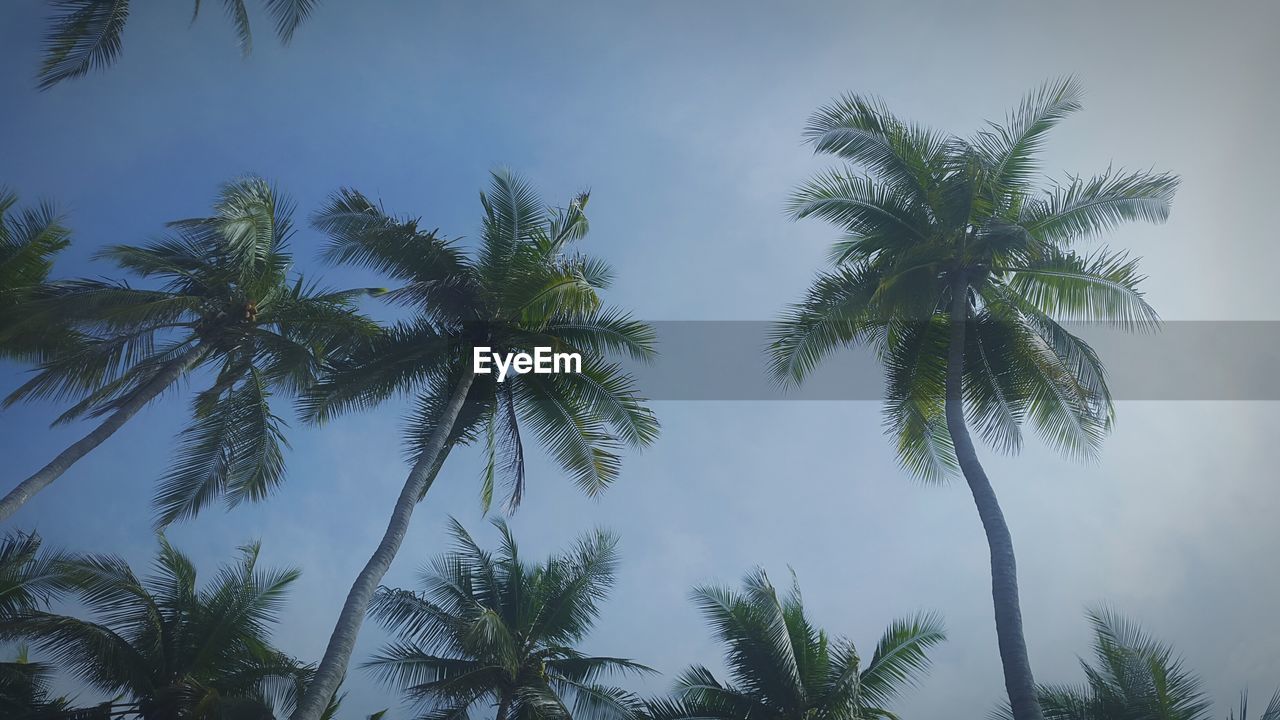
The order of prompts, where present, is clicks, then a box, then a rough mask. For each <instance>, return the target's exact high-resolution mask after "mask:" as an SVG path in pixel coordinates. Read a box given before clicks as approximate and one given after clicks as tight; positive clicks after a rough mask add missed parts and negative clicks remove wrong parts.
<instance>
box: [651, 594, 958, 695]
mask: <svg viewBox="0 0 1280 720" xmlns="http://www.w3.org/2000/svg"><path fill="white" fill-rule="evenodd" d="M692 597H693V600H694V603H695V604H696V605H697V606H698V608H699V609H700V610H701V611H702V613H703V615H704V616H705V617H706V619H707V622H708V624H709V625H710V626H711V629H712V632H713V633H714V634H715V636H716V639H717V640H719V641H720V642H721V643H722V644H723V645H724V648H725V654H724V661H725V665H726V667H727V669H728V673H729V678H730V682H728V683H725V682H721V681H720V680H718V679H717V678H716V677H715V674H714V673H712V672H711V671H710V670H709V669H707V668H706V667H703V666H700V665H694V666H692V667H690V668H689V669H687V670H685V671H684V672H683V673H682V674H681V675H680V677H679V678H678V679H677V682H676V689H675V696H674V697H673V698H672V699H670V700H660V701H655V702H653V703H651V712H652V715H653V716H654V717H655V718H656V719H657V720H693V719H695V718H698V719H703V720H709V719H711V718H715V719H718V720H746V719H747V718H760V717H767V718H779V719H780V720H802V719H810V718H831V719H833V720H854V719H859V720H860V719H862V718H893V717H894V715H893V713H892V712H890V711H889V710H888V707H889V706H890V705H891V703H892V702H893V701H894V700H895V699H896V698H897V697H898V695H899V694H900V693H901V692H902V690H904V689H905V688H907V687H910V686H911V685H913V684H915V683H916V682H918V681H919V680H920V678H921V677H922V676H923V674H924V672H925V671H926V670H927V669H928V667H929V658H928V651H929V649H930V648H932V647H934V646H936V645H938V644H939V643H941V642H942V641H943V640H944V639H945V637H946V635H945V631H944V630H943V627H942V622H941V619H940V618H939V617H938V616H937V615H935V614H932V613H920V614H917V615H914V616H911V617H908V618H904V619H900V620H897V621H895V622H894V623H893V624H892V625H890V626H889V628H888V629H887V630H886V631H885V632H884V634H883V635H882V636H881V638H880V641H879V642H878V643H877V645H876V649H875V652H874V654H873V655H872V657H871V660H870V662H869V663H867V664H866V665H865V666H863V665H862V661H861V659H860V657H859V655H858V652H857V650H856V649H855V647H854V645H853V643H852V642H851V641H849V640H847V639H845V638H841V637H837V638H833V637H831V636H829V635H828V634H827V633H826V631H824V630H821V629H820V628H817V627H816V626H814V625H813V624H812V622H811V621H810V620H809V618H808V617H807V615H806V613H805V608H804V601H803V598H802V597H801V594H800V589H799V584H798V582H796V580H795V577H794V575H793V577H792V586H791V588H790V590H789V591H788V592H787V593H786V594H779V593H778V591H777V590H775V589H774V586H773V584H772V582H770V580H769V577H768V575H767V574H765V572H764V571H763V570H760V569H756V570H753V571H751V572H749V573H748V574H747V575H746V577H745V578H743V581H742V589H741V590H740V591H738V590H732V589H730V588H727V587H723V586H719V585H703V586H699V587H697V588H695V589H694V591H693V593H692Z"/></svg>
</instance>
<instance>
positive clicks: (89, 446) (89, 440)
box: [0, 344, 207, 522]
mask: <svg viewBox="0 0 1280 720" xmlns="http://www.w3.org/2000/svg"><path fill="white" fill-rule="evenodd" d="M205 352H207V350H206V349H205V348H204V347H203V346H201V345H199V344H196V345H193V346H192V347H191V348H190V349H188V350H187V351H186V352H184V353H183V354H181V355H179V356H178V357H176V358H174V359H173V360H171V361H169V364H168V365H165V366H164V368H163V369H162V370H161V371H160V373H159V374H157V375H156V376H155V377H154V378H152V379H151V381H150V382H148V383H147V384H145V385H143V386H142V387H141V388H139V389H138V391H137V392H136V393H135V394H134V396H133V397H132V398H131V399H130V400H129V402H127V403H125V404H123V405H121V406H120V409H118V410H116V411H115V412H113V413H111V415H110V416H108V417H107V419H106V420H103V421H102V424H101V425H99V426H98V427H96V428H94V429H93V430H92V431H91V432H90V433H89V434H88V435H85V436H84V437H82V438H80V439H79V440H77V441H75V442H74V443H72V444H71V446H70V447H68V448H67V449H66V450H63V451H62V452H60V453H58V456H57V457H55V458H54V459H53V460H51V461H50V462H49V464H48V465H45V466H44V467H42V468H40V470H39V471H38V472H36V474H35V475H32V476H31V477H29V478H27V479H26V480H23V481H22V482H20V483H18V486H17V487H15V488H14V489H12V490H10V491H9V493H8V494H7V495H5V496H4V499H3V500H0V522H4V521H5V520H8V519H9V518H10V517H11V516H12V515H13V514H14V513H16V512H17V511H18V509H19V508H21V507H22V506H23V505H24V504H26V502H27V501H28V500H30V499H31V498H32V497H34V496H35V494H36V493H38V492H40V491H41V490H43V489H45V488H46V487H48V486H49V485H51V484H52V483H53V481H54V480H57V479H58V478H59V477H61V476H62V474H63V473H65V472H66V471H67V470H68V469H70V468H71V466H72V465H74V464H76V462H77V461H78V460H80V458H82V457H84V456H85V455H88V454H89V452H90V451H91V450H93V449H94V448H96V447H98V446H99V445H101V444H102V443H103V442H104V441H105V440H106V439H107V438H109V437H111V436H112V435H114V434H115V432H116V431H117V430H119V429H120V427H121V426H123V425H124V424H125V423H126V422H128V421H129V419H130V418H132V417H133V416H134V415H137V414H138V411H139V410H141V409H142V408H143V407H145V406H146V404H147V403H149V402H151V401H152V400H154V399H155V397H156V396H157V395H159V394H160V393H162V392H164V390H165V388H167V387H169V386H170V385H172V384H173V383H175V382H177V380H178V378H180V377H182V374H183V373H185V372H186V371H187V370H189V369H190V368H191V367H192V366H194V365H195V364H196V363H198V362H199V361H200V359H201V358H202V357H204V354H205Z"/></svg>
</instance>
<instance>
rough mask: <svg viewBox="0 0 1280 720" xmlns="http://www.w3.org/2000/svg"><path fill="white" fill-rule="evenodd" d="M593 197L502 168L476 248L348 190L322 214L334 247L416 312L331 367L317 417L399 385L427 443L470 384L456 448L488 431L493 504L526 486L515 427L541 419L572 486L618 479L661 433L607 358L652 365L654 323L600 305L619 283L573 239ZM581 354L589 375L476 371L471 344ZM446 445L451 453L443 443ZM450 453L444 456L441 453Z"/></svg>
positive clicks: (487, 496) (581, 231)
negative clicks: (548, 203) (558, 198)
mask: <svg viewBox="0 0 1280 720" xmlns="http://www.w3.org/2000/svg"><path fill="white" fill-rule="evenodd" d="M587 198H588V196H587V195H586V194H582V195H579V196H578V197H576V198H574V199H573V201H572V202H571V203H569V206H568V207H567V208H564V209H547V208H545V207H544V206H543V205H542V204H541V202H540V201H539V199H538V197H537V195H536V194H535V193H534V192H533V190H532V188H531V187H530V186H529V185H528V184H527V183H526V182H524V181H523V180H522V179H520V178H519V177H517V176H516V175H514V174H511V173H509V172H505V171H499V172H495V173H494V174H493V182H492V186H491V188H490V191H489V192H488V193H483V194H481V198H480V199H481V203H482V205H483V207H484V211H485V219H484V233H483V237H482V240H481V243H480V246H479V247H478V248H477V249H476V252H475V256H474V257H469V256H468V255H467V254H466V253H465V252H464V250H463V249H462V248H461V247H460V246H459V245H458V244H457V243H455V242H452V241H450V240H447V239H445V238H442V237H440V236H438V235H437V234H436V232H435V231H430V232H427V231H423V230H421V229H420V228H419V227H418V221H417V220H416V219H412V218H395V217H392V216H389V215H387V214H386V213H385V211H383V209H382V208H381V207H379V206H377V205H375V204H374V203H372V202H370V201H369V200H368V199H367V198H365V197H364V196H363V195H361V194H360V193H358V192H356V191H354V190H344V191H342V192H340V193H338V194H337V195H336V196H335V197H334V198H333V200H332V202H331V203H330V204H329V205H328V206H327V207H326V208H325V209H323V210H322V211H321V212H320V213H319V214H318V215H317V216H316V219H315V222H316V225H317V227H319V228H321V229H322V230H325V231H326V232H328V233H329V234H330V236H331V237H332V239H333V241H332V243H331V245H330V247H329V249H328V251H327V255H328V257H329V258H331V259H332V260H334V261H337V262H347V263H354V264H357V265H362V266H365V267H369V268H372V269H375V270H378V271H380V272H383V273H386V274H387V275H389V276H391V277H392V278H393V279H394V280H396V281H399V282H401V283H403V284H402V285H401V286H400V287H397V288H395V289H393V290H391V291H389V292H387V293H386V294H385V295H384V297H385V298H386V299H388V300H390V301H392V302H395V303H399V304H402V305H405V306H407V307H409V308H411V309H412V310H413V311H414V312H415V313H417V316H416V317H415V318H413V319H412V320H409V321H405V322H401V323H399V324H397V325H396V326H394V327H393V328H391V329H390V331H389V332H388V333H387V334H385V335H384V336H382V337H379V338H376V339H375V341H374V342H373V343H371V344H370V345H369V346H368V347H367V348H366V349H365V350H364V351H363V352H359V353H355V354H353V356H352V357H351V358H349V359H344V360H341V361H339V362H336V363H334V364H333V368H332V370H331V371H330V373H329V374H328V375H327V376H326V377H325V378H324V379H323V380H322V381H321V382H320V383H319V384H318V385H316V386H315V388H314V390H313V392H312V393H311V396H310V399H309V401H308V407H309V411H310V413H311V415H312V417H314V418H316V419H318V420H324V419H327V418H329V417H331V416H333V415H334V414H336V413H338V412H342V411H345V410H348V409H353V408H366V407H372V406H373V405H375V404H377V403H379V402H381V401H382V400H384V399H385V398H387V397H389V396H390V395H392V394H393V393H396V392H402V391H417V392H418V393H419V399H418V408H417V413H416V415H415V416H414V418H413V419H412V422H411V426H410V435H411V440H412V442H413V447H415V448H418V447H421V446H422V444H424V443H425V442H426V440H427V439H428V438H429V437H430V436H431V433H432V432H433V431H434V430H435V429H436V428H437V427H439V426H440V424H441V423H440V418H441V414H442V412H443V410H444V406H445V404H446V402H447V400H448V398H449V397H450V395H451V390H452V389H454V388H455V387H456V386H457V385H458V383H459V382H460V381H461V380H462V379H463V378H466V379H467V380H466V381H467V382H469V383H470V386H469V388H468V390H467V395H466V398H467V402H466V405H465V406H464V407H463V410H462V413H461V415H460V416H459V417H458V419H457V421H456V422H455V423H453V427H452V429H451V430H449V441H448V446H450V447H451V446H452V445H454V444H457V443H466V442H471V441H473V440H476V439H480V438H483V439H484V441H485V448H486V451H487V456H488V458H489V462H488V465H487V468H486V471H485V474H484V486H483V490H482V495H483V498H484V503H485V506H486V507H488V504H489V502H490V501H491V499H492V498H493V496H494V492H495V481H496V479H498V478H499V477H502V476H504V475H505V477H506V478H507V480H508V481H509V490H508V492H507V505H508V507H509V508H514V507H515V506H517V505H519V503H520V499H521V497H522V496H523V493H524V479H525V470H524V448H525V443H524V439H523V437H522V433H521V425H522V424H524V423H527V424H529V425H531V426H532V427H533V430H534V434H535V436H536V437H537V439H538V440H539V441H541V442H542V443H543V444H544V445H546V446H547V447H548V449H550V451H551V453H552V454H553V455H554V456H555V458H556V460H558V461H559V463H560V465H561V466H562V467H563V468H564V469H565V470H566V471H567V472H568V473H569V474H570V476H571V477H572V478H573V480H574V481H575V482H576V483H577V484H578V485H579V486H580V487H582V488H583V490H585V491H586V492H587V493H589V494H595V493H597V492H599V491H600V490H602V489H604V488H605V487H606V486H607V485H608V484H609V483H611V482H612V481H613V480H614V479H615V478H616V477H617V475H618V472H619V470H620V466H621V458H620V450H621V446H622V445H623V444H628V445H632V446H645V445H648V444H650V443H652V442H653V441H654V440H655V439H656V438H657V434H658V423H657V420H656V419H655V418H654V416H653V413H652V412H650V411H649V410H648V408H647V407H645V405H644V403H643V401H642V400H641V399H640V398H639V397H638V396H637V395H636V390H635V387H634V383H633V381H632V380H631V378H630V377H629V376H628V375H626V374H625V373H624V372H623V370H622V369H621V367H620V366H619V365H618V364H617V363H613V362H609V361H607V360H606V359H605V358H606V357H607V356H608V355H610V354H612V353H624V354H627V355H629V356H630V357H632V358H635V359H640V360H648V359H650V358H651V357H652V356H653V348H652V345H653V331H652V329H651V328H650V327H649V326H648V325H645V324H643V323H641V322H637V321H635V320H632V319H631V318H630V317H629V316H628V315H626V314H625V313H622V312H619V311H617V310H612V309H608V308H603V307H602V305H601V300H600V297H599V295H598V291H599V290H601V289H604V288H606V287H607V286H608V285H609V282H610V280H611V277H612V273H611V271H610V269H609V267H608V265H607V264H605V263H604V262H602V261H600V260H598V259H595V258H592V257H590V256H587V255H583V254H580V253H574V252H571V251H570V248H569V246H570V245H571V244H572V243H573V242H575V241H577V240H580V239H582V238H583V237H584V236H585V235H586V233H587V229H588V226H587V219H586V215H585V214H584V211H585V208H586V204H587ZM477 346H486V347H490V348H492V349H493V350H494V351H495V352H532V351H533V349H534V348H535V347H540V346H541V347H550V348H554V349H555V350H556V351H576V352H580V353H581V355H582V357H583V367H582V372H581V373H572V374H554V375H537V374H532V373H531V374H526V375H512V376H510V377H507V378H505V380H503V381H502V382H499V378H498V377H497V375H496V374H490V375H473V373H472V348H474V347H477ZM446 452H447V451H446ZM440 461H441V462H442V461H443V454H442V456H441V458H440Z"/></svg>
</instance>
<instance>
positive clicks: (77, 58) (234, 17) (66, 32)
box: [38, 0, 320, 90]
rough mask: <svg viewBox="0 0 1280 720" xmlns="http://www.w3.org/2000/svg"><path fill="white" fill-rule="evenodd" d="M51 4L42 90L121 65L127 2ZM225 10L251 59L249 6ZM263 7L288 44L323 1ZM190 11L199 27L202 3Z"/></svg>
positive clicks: (233, 4) (269, 1) (270, 0)
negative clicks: (53, 8) (52, 6)
mask: <svg viewBox="0 0 1280 720" xmlns="http://www.w3.org/2000/svg"><path fill="white" fill-rule="evenodd" d="M51 4H52V5H54V7H56V8H57V12H56V14H55V15H54V16H53V17H52V18H50V21H49V30H48V32H47V33H46V34H45V38H44V61H43V62H42V63H41V65H40V73H39V78H38V79H39V83H40V89H41V90H48V89H49V88H51V87H53V86H54V85H57V84H58V83H60V82H62V81H63V80H70V79H72V78H78V77H81V76H83V75H87V74H88V73H89V71H90V70H93V69H105V68H107V67H110V66H111V65H113V64H114V63H115V61H116V60H117V59H119V57H120V51H121V36H122V35H123V34H124V26H125V23H126V22H127V21H128V19H129V0H51ZM222 4H223V6H224V7H225V9H226V11H227V14H228V15H229V16H230V18H231V21H232V23H233V24H234V25H235V28H236V36H237V37H238V38H239V41H240V51H241V52H242V53H244V54H245V55H248V54H249V52H250V51H251V50H252V49H253V33H252V32H250V22H249V9H248V7H247V6H246V4H245V0H223V2H222ZM262 4H263V5H264V6H265V7H266V10H267V13H268V14H269V15H271V18H272V20H274V21H275V26H276V27H275V29H276V34H277V35H278V36H280V41H281V42H283V43H285V44H288V43H289V41H290V40H292V39H293V33H294V31H295V30H297V29H298V26H299V25H301V24H302V21H303V20H306V19H307V16H308V15H310V14H311V11H312V10H314V9H315V7H316V6H317V5H319V4H320V0H263V3H262ZM192 6H193V11H192V14H191V22H192V23H195V21H196V18H197V17H198V16H199V14H200V0H193V2H192Z"/></svg>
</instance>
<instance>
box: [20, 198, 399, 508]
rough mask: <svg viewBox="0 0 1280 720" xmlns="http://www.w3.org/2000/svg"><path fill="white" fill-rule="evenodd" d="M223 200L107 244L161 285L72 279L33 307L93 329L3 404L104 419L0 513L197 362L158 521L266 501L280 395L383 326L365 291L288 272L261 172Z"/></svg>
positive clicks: (277, 207) (107, 254)
mask: <svg viewBox="0 0 1280 720" xmlns="http://www.w3.org/2000/svg"><path fill="white" fill-rule="evenodd" d="M214 210H215V214H214V215H213V216H211V217H206V218H197V219H190V220H180V221H177V222H173V223H170V225H169V227H170V230H171V232H170V233H169V234H168V235H167V236H165V237H163V238H161V239H158V240H155V241H153V242H150V243H148V244H146V245H141V246H134V245H116V246H112V247H109V248H107V249H106V250H104V251H103V252H102V253H100V256H101V257H103V258H106V259H108V260H111V261H113V262H114V263H115V264H116V265H117V266H118V267H119V268H121V269H122V270H124V271H126V272H129V273H132V274H135V275H137V276H138V277H141V278H145V279H148V280H158V281H160V285H159V287H157V288H155V289H142V288H135V287H133V286H131V285H129V284H128V283H126V282H121V283H114V282H105V281H101V280H77V281H66V282H62V283H60V284H59V287H58V292H57V293H56V294H55V296H54V297H52V298H49V299H47V300H44V301H41V302H39V303H33V304H32V305H33V308H32V309H33V312H35V313H36V316H37V317H55V318H61V319H67V320H70V321H71V322H73V323H75V324H76V326H77V327H79V328H80V329H82V330H83V331H84V332H85V333H86V334H87V336H88V337H87V338H86V339H85V340H84V341H83V342H81V343H80V344H79V346H78V347H77V349H75V350H74V351H70V352H63V353H59V354H58V355H57V356H56V357H53V358H51V359H50V360H49V361H47V362H45V363H44V364H43V365H41V366H40V368H39V370H38V372H37V374H36V375H35V377H34V378H32V379H31V380H30V381H29V382H27V383H26V384H24V385H23V386H22V387H20V388H19V389H18V390H17V391H15V392H14V393H13V394H11V395H10V396H9V397H8V398H7V399H6V400H5V402H6V404H8V403H13V402H16V401H18V400H21V399H40V398H50V399H56V400H62V399H75V400H77V401H78V402H76V404H75V405H74V406H73V407H71V409H69V410H68V411H67V412H66V413H64V414H63V415H62V416H61V417H60V418H59V419H58V422H67V421H70V420H73V419H75V418H78V417H81V416H86V415H87V416H88V417H103V416H105V419H104V420H103V421H102V422H101V424H99V425H98V426H97V427H95V428H94V429H93V430H92V431H90V432H89V433H88V434H87V435H85V436H84V437H83V438H81V439H80V440H78V441H76V442H75V443H73V444H72V445H71V446H70V447H68V448H67V449H66V450H64V451H62V452H61V453H59V454H58V456H57V457H55V458H54V459H53V460H52V461H50V462H49V463H48V464H47V465H45V466H44V467H43V468H41V469H40V470H39V471H38V472H36V473H35V474H33V475H31V476H30V477H28V478H27V479H25V480H23V481H22V482H21V483H19V484H18V486H17V487H15V488H14V489H13V490H11V491H10V492H9V493H8V494H7V495H6V496H5V497H4V499H3V500H0V521H3V520H5V519H7V518H8V517H10V516H11V515H13V513H14V512H16V511H17V510H18V508H20V507H21V506H22V505H23V504H24V503H25V502H27V500H29V499H31V497H32V496H33V495H35V494H36V493H37V492H39V491H40V490H42V489H43V488H45V487H47V486H48V485H49V484H50V483H52V482H53V481H54V480H56V479H57V478H58V477H60V476H61V475H62V474H63V473H64V472H66V470H67V469H68V468H70V467H71V465H72V464H74V463H75V462H76V461H78V460H80V459H81V458H83V457H84V456H85V455H86V454H88V453H89V452H90V451H91V450H93V449H94V448H95V447H97V446H98V445H100V444H101V443H102V442H104V441H105V440H106V439H107V438H108V437H110V436H111V435H112V434H113V433H115V432H116V430H118V429H120V427H121V426H122V425H124V424H125V423H126V422H127V421H128V420H129V419H130V418H132V417H133V416H134V415H135V414H137V413H138V411H140V410H141V409H142V408H143V407H144V406H145V405H146V404H147V403H149V402H151V401H152V400H154V399H155V398H157V397H159V396H160V395H161V394H162V393H163V392H165V391H166V390H168V389H170V388H172V387H174V385H175V384H177V383H178V381H179V380H180V379H183V378H186V377H190V376H192V375H193V374H195V373H196V371H197V370H199V369H201V368H210V369H212V370H214V371H215V373H216V375H215V377H214V379H213V380H212V382H211V384H210V385H209V386H208V387H207V388H206V389H205V390H203V391H201V392H199V393H197V394H196V396H195V398H194V401H193V420H192V422H191V424H190V425H189V426H188V427H187V428H186V429H185V430H184V431H183V432H182V434H181V436H180V438H181V441H180V446H179V449H178V452H177V456H176V458H175V460H174V463H173V465H172V467H171V468H170V470H169V471H168V473H167V474H166V475H165V477H164V478H163V480H162V482H161V485H160V489H159V493H158V494H157V497H156V505H157V510H158V518H159V524H161V525H164V524H167V523H169V522H172V521H173V520H176V519H179V518H184V517H191V516H194V515H195V514H196V513H197V512H199V510H200V509H201V508H203V507H204V506H206V505H208V504H209V503H211V502H216V501H218V500H223V501H225V502H226V503H227V504H228V505H235V504H237V503H240V502H244V501H254V500H260V499H262V498H265V497H266V496H267V495H268V494H269V493H270V492H271V491H272V490H273V489H274V488H275V487H276V486H277V485H278V484H279V483H280V482H281V480H282V479H283V477H284V463H283V456H282V450H281V446H282V445H283V444H285V442H286V441H285V438H284V431H283V427H282V425H283V424H282V421H281V420H280V418H278V417H277V416H276V415H275V414H274V413H273V412H272V408H271V404H270V398H271V396H272V395H273V394H275V393H277V392H280V391H284V392H288V393H296V392H298V391H300V390H302V389H303V388H305V387H307V386H308V385H309V384H310V383H311V382H312V381H313V380H314V378H315V377H316V375H317V373H318V372H319V370H320V366H321V364H322V363H323V362H324V360H325V358H326V357H327V355H329V354H331V353H333V352H337V351H339V350H340V349H341V348H343V347H346V346H347V345H350V344H352V343H354V342H356V341H358V340H359V339H360V338H362V337H367V336H370V335H372V334H375V333H376V332H377V330H378V328H377V326H376V325H375V324H373V323H372V321H369V320H367V319H365V318H363V317H362V316H361V315H359V314H358V313H356V312H355V310H354V307H353V302H354V299H355V297H356V296H357V295H359V294H360V293H361V292H363V291H348V292H331V291H326V290H321V289H319V288H317V287H316V286H315V285H314V284H311V283H308V282H306V281H305V280H303V279H302V278H301V277H296V276H292V274H291V271H290V263H291V256H290V255H289V253H288V250H287V240H288V238H289V235H290V234H291V225H290V214H291V208H290V205H289V203H288V202H287V201H285V200H284V199H283V198H281V197H279V195H278V194H277V192H276V191H275V190H274V189H273V188H272V187H271V186H270V185H268V184H267V183H266V182H265V181H263V180H260V179H257V178H248V179H244V180H238V181H236V182H233V183H230V184H227V185H226V186H224V187H223V189H222V192H221V195H220V197H219V199H218V201H217V203H216V204H215V206H214Z"/></svg>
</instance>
